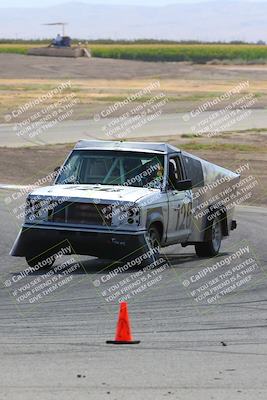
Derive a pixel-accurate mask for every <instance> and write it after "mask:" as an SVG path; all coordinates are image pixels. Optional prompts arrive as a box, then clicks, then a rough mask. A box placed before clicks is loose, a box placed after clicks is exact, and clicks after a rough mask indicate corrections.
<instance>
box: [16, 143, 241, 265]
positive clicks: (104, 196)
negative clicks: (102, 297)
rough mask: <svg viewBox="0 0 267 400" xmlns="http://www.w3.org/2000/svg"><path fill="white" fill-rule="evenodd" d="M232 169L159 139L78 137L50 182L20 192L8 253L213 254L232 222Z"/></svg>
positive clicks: (31, 259) (235, 177)
mask: <svg viewBox="0 0 267 400" xmlns="http://www.w3.org/2000/svg"><path fill="white" fill-rule="evenodd" d="M239 179H240V176H239V174H237V173H235V172H232V171H229V170H227V169H225V168H222V167H220V166H218V165H215V164H212V163H210V162H208V161H205V160H203V159H201V158H199V157H196V156H194V155H192V154H189V153H187V152H184V151H181V150H179V149H177V148H175V147H174V146H172V145H169V144H165V143H149V142H123V141H121V142H114V141H91V140H81V141H79V142H78V143H77V145H76V146H75V148H74V149H73V151H71V153H70V154H69V156H68V157H67V159H66V161H65V163H64V164H63V166H61V167H60V168H59V170H58V174H57V176H56V179H55V181H54V182H53V184H52V185H51V186H46V187H39V188H37V189H35V190H33V191H32V192H31V193H30V194H29V195H28V198H27V201H26V209H25V221H24V224H23V226H22V229H21V231H20V233H19V235H18V237H17V239H16V241H15V243H14V245H13V248H12V250H11V253H10V254H11V255H12V256H16V257H25V258H26V260H27V262H28V264H29V265H30V266H32V265H35V264H36V263H37V262H39V261H42V260H43V259H44V258H45V257H46V258H47V257H48V255H49V260H50V261H51V264H52V263H53V251H54V250H53V249H55V248H56V246H58V244H59V243H62V242H63V241H67V242H68V243H69V244H70V247H71V253H76V254H80V255H90V256H95V257H99V258H103V259H114V260H120V259H122V258H125V257H128V256H129V255H131V254H134V253H136V252H140V251H141V252H142V251H144V249H145V248H152V249H153V248H154V249H157V251H160V250H159V249H160V248H163V247H167V246H169V245H174V244H181V245H182V246H184V247H185V246H189V245H192V246H194V247H195V251H196V254H197V255H198V256H200V257H213V256H215V255H217V254H218V253H219V250H220V247H221V241H222V239H223V238H225V237H227V236H229V234H230V232H231V230H233V229H235V228H236V226H237V224H236V221H235V220H234V208H235V197H236V190H237V187H238V182H239Z"/></svg>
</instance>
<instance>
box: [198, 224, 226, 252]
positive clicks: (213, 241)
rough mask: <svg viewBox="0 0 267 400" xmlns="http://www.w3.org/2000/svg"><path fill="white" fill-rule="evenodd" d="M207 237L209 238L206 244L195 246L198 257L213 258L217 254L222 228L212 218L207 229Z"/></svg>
mask: <svg viewBox="0 0 267 400" xmlns="http://www.w3.org/2000/svg"><path fill="white" fill-rule="evenodd" d="M207 236H208V238H209V239H208V241H207V242H204V243H198V244H196V245H195V250H196V254H197V256H198V257H214V256H216V255H217V254H218V253H219V251H220V248H221V242H222V226H221V222H220V220H219V219H218V218H214V219H213V221H212V224H211V225H210V226H209V227H208V232H207Z"/></svg>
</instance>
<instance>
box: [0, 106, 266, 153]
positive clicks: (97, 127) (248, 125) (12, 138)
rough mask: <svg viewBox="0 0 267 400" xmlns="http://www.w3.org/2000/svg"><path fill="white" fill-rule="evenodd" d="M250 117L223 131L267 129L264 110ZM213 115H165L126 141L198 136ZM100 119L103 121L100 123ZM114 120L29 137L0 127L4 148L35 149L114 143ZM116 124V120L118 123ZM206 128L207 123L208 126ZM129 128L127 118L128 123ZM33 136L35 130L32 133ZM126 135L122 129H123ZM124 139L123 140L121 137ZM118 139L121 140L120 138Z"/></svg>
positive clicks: (74, 124) (77, 123)
mask: <svg viewBox="0 0 267 400" xmlns="http://www.w3.org/2000/svg"><path fill="white" fill-rule="evenodd" d="M246 112H247V113H249V114H248V115H249V118H243V119H240V121H235V123H233V124H230V125H229V127H227V126H225V127H224V128H223V131H225V132H227V131H233V130H250V129H266V128H267V116H266V112H265V110H257V109H254V110H246ZM213 115H214V112H212V111H207V112H201V114H200V115H198V116H195V117H191V116H190V114H188V113H175V114H162V115H159V116H158V117H155V118H154V119H152V120H151V121H146V122H145V123H144V124H143V125H141V126H140V127H136V128H135V127H134V129H132V131H130V132H128V133H127V138H140V140H141V138H142V139H143V138H144V137H151V136H152V135H153V137H159V138H160V137H161V136H169V135H170V136H171V135H181V134H183V133H195V131H194V127H197V129H199V128H198V126H201V125H199V124H201V123H202V122H203V121H207V120H208V119H209V118H212V116H213ZM99 118H100V120H99ZM112 121H113V120H112V119H111V118H101V116H100V115H99V114H97V115H96V116H95V119H88V120H79V121H71V120H66V121H63V122H60V123H58V124H55V126H54V127H51V128H49V129H47V130H44V131H43V132H42V133H40V134H38V135H36V136H33V137H31V138H30V137H29V135H28V134H27V133H23V134H21V132H20V130H19V129H17V125H16V124H14V123H7V124H0V143H1V146H7V147H20V146H34V145H40V144H57V143H74V142H77V141H78V140H80V139H97V140H99V139H103V140H113V139H114V138H115V137H116V136H114V134H112ZM116 121H117V120H116ZM205 125H206V123H205ZM125 126H133V124H130V125H127V119H126V120H125ZM32 132H33V133H34V132H35V131H34V130H32ZM120 132H122V133H123V128H121V129H120ZM122 138H123V137H122ZM118 139H119V138H118Z"/></svg>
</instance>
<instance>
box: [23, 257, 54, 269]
mask: <svg viewBox="0 0 267 400" xmlns="http://www.w3.org/2000/svg"><path fill="white" fill-rule="evenodd" d="M25 258H26V261H27V264H28V265H29V267H31V268H34V269H36V268H37V269H36V270H38V269H40V268H51V267H52V266H53V264H54V262H55V258H54V257H53V255H48V254H45V255H38V256H33V255H31V256H26V257H25ZM43 262H45V265H43V266H40V267H39V266H38V264H39V263H41V264H42V263H43Z"/></svg>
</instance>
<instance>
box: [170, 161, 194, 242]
mask: <svg viewBox="0 0 267 400" xmlns="http://www.w3.org/2000/svg"><path fill="white" fill-rule="evenodd" d="M174 179H176V180H178V181H179V180H184V179H185V172H184V168H183V164H182V160H181V157H180V155H179V154H178V155H175V156H170V157H169V161H168V184H167V195H168V206H169V207H168V209H169V213H168V214H169V215H168V228H167V243H169V244H171V243H181V242H184V241H186V240H187V238H188V237H189V235H190V234H191V231H192V218H191V210H192V201H193V195H192V190H185V191H178V190H176V189H175V188H174V184H173V180H174Z"/></svg>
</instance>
